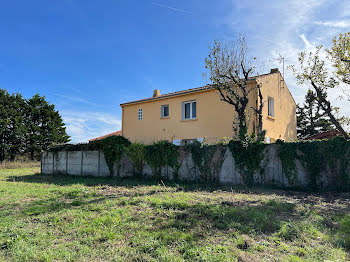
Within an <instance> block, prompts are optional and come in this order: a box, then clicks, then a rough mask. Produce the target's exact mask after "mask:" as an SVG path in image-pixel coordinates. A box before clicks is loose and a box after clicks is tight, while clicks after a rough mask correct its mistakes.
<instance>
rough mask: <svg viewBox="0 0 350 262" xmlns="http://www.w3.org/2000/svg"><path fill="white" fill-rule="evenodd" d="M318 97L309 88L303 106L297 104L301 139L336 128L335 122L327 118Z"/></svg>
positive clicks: (298, 127) (298, 130) (298, 129)
mask: <svg viewBox="0 0 350 262" xmlns="http://www.w3.org/2000/svg"><path fill="white" fill-rule="evenodd" d="M316 99H317V98H316V95H315V93H314V92H313V91H311V90H308V92H307V94H306V96H305V102H304V105H303V107H301V106H299V105H298V106H297V132H298V138H299V139H302V138H306V137H308V136H312V135H316V134H319V133H322V132H325V131H329V130H333V129H334V126H333V124H332V123H331V121H330V120H329V118H327V116H326V114H325V112H324V111H323V110H322V109H321V107H320V106H319V104H318V103H317V100H316ZM333 111H334V110H333Z"/></svg>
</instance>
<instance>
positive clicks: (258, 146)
mask: <svg viewBox="0 0 350 262" xmlns="http://www.w3.org/2000/svg"><path fill="white" fill-rule="evenodd" d="M228 147H229V149H230V151H231V153H232V156H233V158H234V159H235V163H236V165H237V167H238V169H239V170H240V173H241V177H242V180H243V183H244V184H245V185H247V186H252V185H253V184H254V174H255V172H256V171H257V170H258V169H259V168H260V164H261V162H262V160H263V159H264V149H265V147H266V145H265V144H264V143H262V142H261V141H248V142H242V141H234V140H232V141H230V142H229V144H228Z"/></svg>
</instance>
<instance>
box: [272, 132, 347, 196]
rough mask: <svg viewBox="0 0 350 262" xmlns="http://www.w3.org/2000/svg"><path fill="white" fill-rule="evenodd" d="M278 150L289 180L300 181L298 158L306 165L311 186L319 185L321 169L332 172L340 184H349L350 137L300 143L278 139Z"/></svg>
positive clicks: (344, 186)
mask: <svg viewBox="0 0 350 262" xmlns="http://www.w3.org/2000/svg"><path fill="white" fill-rule="evenodd" d="M277 144H279V149H278V154H279V157H280V159H281V162H282V169H283V173H284V174H285V175H286V177H287V179H288V181H289V184H290V185H292V186H293V185H295V184H296V183H297V176H296V165H295V160H299V161H300V163H301V164H302V166H303V167H304V168H305V171H306V174H307V178H308V183H309V186H310V188H311V189H314V190H315V189H317V188H318V187H319V186H320V185H319V183H320V177H321V175H322V171H327V170H328V171H329V172H332V173H333V174H334V175H335V177H336V181H334V182H335V183H336V184H337V187H340V188H343V189H345V188H349V186H350V184H349V176H350V174H348V173H347V169H348V166H349V164H350V141H347V140H346V139H345V138H343V137H336V138H333V139H331V140H314V141H302V142H297V143H285V142H282V141H278V142H277Z"/></svg>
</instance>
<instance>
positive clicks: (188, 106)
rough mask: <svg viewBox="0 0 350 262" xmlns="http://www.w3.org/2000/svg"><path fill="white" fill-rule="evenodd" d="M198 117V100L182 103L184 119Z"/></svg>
mask: <svg viewBox="0 0 350 262" xmlns="http://www.w3.org/2000/svg"><path fill="white" fill-rule="evenodd" d="M196 117H197V102H196V101H188V102H183V103H182V119H185V120H186V119H195V118H196Z"/></svg>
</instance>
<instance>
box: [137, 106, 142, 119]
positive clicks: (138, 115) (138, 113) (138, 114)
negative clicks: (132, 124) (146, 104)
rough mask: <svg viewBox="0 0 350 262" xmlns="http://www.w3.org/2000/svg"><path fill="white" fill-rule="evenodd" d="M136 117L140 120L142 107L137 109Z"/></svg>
mask: <svg viewBox="0 0 350 262" xmlns="http://www.w3.org/2000/svg"><path fill="white" fill-rule="evenodd" d="M137 119H138V120H142V119H143V110H142V108H139V110H138V111H137Z"/></svg>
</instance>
